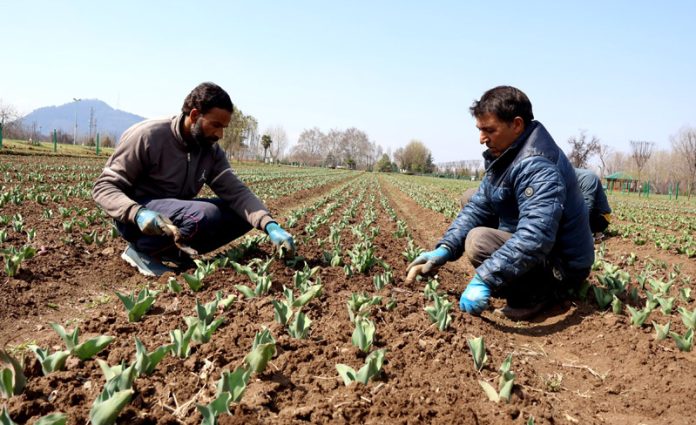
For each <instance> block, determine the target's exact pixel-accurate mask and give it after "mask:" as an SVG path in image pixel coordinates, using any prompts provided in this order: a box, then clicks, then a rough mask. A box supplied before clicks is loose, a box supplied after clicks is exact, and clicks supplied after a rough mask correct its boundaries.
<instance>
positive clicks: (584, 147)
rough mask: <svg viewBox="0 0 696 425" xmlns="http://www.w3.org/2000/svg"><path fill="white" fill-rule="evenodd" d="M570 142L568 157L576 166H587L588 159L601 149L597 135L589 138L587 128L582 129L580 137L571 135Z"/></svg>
mask: <svg viewBox="0 0 696 425" xmlns="http://www.w3.org/2000/svg"><path fill="white" fill-rule="evenodd" d="M568 143H569V144H570V146H571V150H570V153H569V154H568V159H569V160H570V162H571V164H573V166H574V167H576V168H586V167H587V161H588V160H589V159H590V158H591V157H592V155H594V154H595V153H597V152H598V151H599V149H600V147H599V139H598V138H597V136H592V139H591V140H587V130H581V131H580V136H578V137H576V136H571V137H570V138H569V139H568Z"/></svg>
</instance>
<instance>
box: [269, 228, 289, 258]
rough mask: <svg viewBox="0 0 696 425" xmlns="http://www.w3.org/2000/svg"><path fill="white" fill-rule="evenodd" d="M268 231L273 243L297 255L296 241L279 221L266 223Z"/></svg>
mask: <svg viewBox="0 0 696 425" xmlns="http://www.w3.org/2000/svg"><path fill="white" fill-rule="evenodd" d="M266 233H268V236H269V237H270V238H271V242H273V245H275V246H277V247H279V248H285V249H286V250H287V251H288V252H290V253H291V254H292V255H295V241H294V240H293V239H292V236H290V233H288V232H286V231H285V230H283V229H282V228H281V227H280V225H278V223H276V222H275V221H272V222H270V223H268V224H267V225H266Z"/></svg>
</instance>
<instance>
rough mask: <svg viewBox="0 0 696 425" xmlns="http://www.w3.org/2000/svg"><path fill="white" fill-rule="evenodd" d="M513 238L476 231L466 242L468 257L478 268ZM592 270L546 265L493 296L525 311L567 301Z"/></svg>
mask: <svg viewBox="0 0 696 425" xmlns="http://www.w3.org/2000/svg"><path fill="white" fill-rule="evenodd" d="M511 237H512V233H509V232H505V231H503V230H498V229H493V228H490V227H475V228H473V229H472V230H471V231H470V232H469V234H468V235H467V237H466V241H465V242H464V255H465V256H466V257H467V258H468V259H469V261H470V262H471V264H472V265H473V266H474V267H478V266H480V265H481V264H482V263H483V262H484V261H486V260H487V259H488V258H490V257H491V255H493V253H494V252H495V251H497V250H498V249H499V248H500V247H501V246H503V245H504V244H505V242H507V240H508V239H510V238H511ZM589 273H590V270H589V268H588V269H587V270H577V271H576V270H565V269H563V268H562V267H561V266H560V265H559V264H553V262H551V261H544V262H543V263H542V264H539V265H537V266H536V267H534V268H532V269H531V270H529V271H528V272H527V273H525V274H524V275H522V276H520V277H519V278H518V279H516V280H515V281H512V282H505V284H504V285H503V286H502V287H500V288H492V289H493V291H492V292H493V295H495V296H497V297H500V298H505V299H507V302H508V305H510V306H511V307H524V306H527V305H530V304H535V303H538V302H542V301H551V300H557V299H561V298H565V297H566V296H567V294H568V291H569V290H571V289H576V288H578V287H579V286H580V284H581V283H582V282H583V281H584V280H585V279H586V278H587V276H588V275H589Z"/></svg>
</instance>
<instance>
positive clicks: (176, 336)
mask: <svg viewBox="0 0 696 425" xmlns="http://www.w3.org/2000/svg"><path fill="white" fill-rule="evenodd" d="M197 328H198V322H195V323H192V324H189V327H188V329H187V330H186V333H183V332H182V331H181V329H174V330H173V331H171V332H169V337H170V338H171V340H172V345H173V348H172V353H174V354H175V355H176V356H178V357H179V358H181V359H185V358H186V357H188V356H189V354H190V353H191V338H192V337H193V334H194V333H195V332H196V329H197Z"/></svg>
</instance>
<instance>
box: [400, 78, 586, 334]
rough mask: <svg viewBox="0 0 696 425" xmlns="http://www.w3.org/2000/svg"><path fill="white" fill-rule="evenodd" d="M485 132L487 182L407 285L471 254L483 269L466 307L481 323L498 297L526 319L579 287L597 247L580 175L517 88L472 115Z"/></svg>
mask: <svg viewBox="0 0 696 425" xmlns="http://www.w3.org/2000/svg"><path fill="white" fill-rule="evenodd" d="M470 112H471V114H472V116H473V117H474V118H475V120H476V127H477V128H478V130H479V133H480V143H481V144H485V145H486V147H487V150H486V151H485V152H484V153H483V157H484V160H485V170H486V171H485V176H484V178H483V180H482V182H481V185H480V186H479V188H478V190H477V191H476V193H475V194H474V195H473V196H472V197H471V199H470V200H469V202H467V203H466V205H465V206H464V207H463V208H462V210H461V211H460V212H459V214H458V215H457V217H456V218H455V219H454V221H453V222H452V224H451V225H450V226H449V228H448V229H447V231H446V232H445V234H444V235H443V237H442V239H440V241H439V242H437V244H436V245H435V249H434V250H433V251H429V252H425V253H423V254H421V255H420V256H418V257H417V258H416V259H415V260H414V261H413V262H412V263H411V264H410V265H409V267H408V269H407V270H408V278H407V282H412V281H413V280H414V279H415V277H416V276H418V275H421V274H429V273H433V272H435V271H436V270H437V268H439V267H440V266H442V265H443V264H445V263H446V262H448V261H454V260H457V259H458V258H460V257H461V256H462V255H466V257H467V259H468V260H469V261H470V262H471V264H472V265H473V266H474V268H475V269H476V274H475V275H474V277H473V278H472V279H471V281H470V282H469V283H468V285H467V286H466V288H465V289H464V292H463V293H462V295H461V298H460V300H459V307H460V308H461V309H462V310H465V311H466V312H467V313H470V314H475V315H478V314H480V313H481V312H483V311H484V310H486V309H487V308H488V306H489V300H490V297H491V296H493V295H494V296H498V297H501V298H504V299H505V300H506V301H507V303H506V306H505V307H504V308H502V309H501V310H500V312H501V313H502V314H504V315H505V316H507V317H508V318H510V319H513V320H523V319H526V318H529V317H531V316H532V315H534V314H536V313H538V312H539V311H541V310H542V309H543V308H544V307H546V306H548V305H549V304H551V303H553V302H554V301H557V300H559V299H560V297H562V296H563V295H565V294H567V292H568V290H569V289H573V288H575V287H577V286H579V285H580V284H581V283H582V282H583V280H584V279H585V278H587V276H588V275H589V273H590V267H591V266H592V263H593V261H594V244H593V237H592V233H591V231H590V225H589V214H588V210H587V207H586V206H585V203H584V200H583V195H582V193H581V191H580V188H579V186H578V181H577V178H576V175H575V170H574V169H573V166H572V165H571V163H570V161H569V160H568V158H567V157H566V155H565V154H564V153H563V151H562V150H561V149H560V148H559V147H558V145H556V143H555V142H554V140H553V138H552V137H551V135H550V134H549V133H548V131H547V130H546V128H544V126H543V125H542V124H541V123H540V122H538V121H536V120H534V114H533V113H532V104H531V102H530V101H529V99H528V98H527V96H526V95H525V94H524V93H523V92H522V91H520V90H519V89H517V88H514V87H509V86H499V87H495V88H492V89H490V90H488V91H487V92H485V93H484V94H483V96H482V97H481V99H480V100H478V101H475V102H474V103H473V105H472V106H471V108H470Z"/></svg>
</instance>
